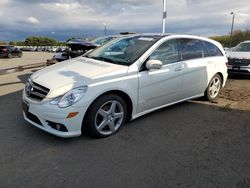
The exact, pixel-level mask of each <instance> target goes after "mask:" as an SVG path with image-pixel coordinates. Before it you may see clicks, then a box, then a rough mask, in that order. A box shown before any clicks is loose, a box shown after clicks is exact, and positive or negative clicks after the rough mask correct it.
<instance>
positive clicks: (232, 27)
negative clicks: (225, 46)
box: [229, 12, 236, 48]
mask: <svg viewBox="0 0 250 188" xmlns="http://www.w3.org/2000/svg"><path fill="white" fill-rule="evenodd" d="M231 15H233V18H232V25H231V33H230V44H229V47H230V48H231V46H232V39H233V29H234V19H235V15H236V14H235V13H234V12H231Z"/></svg>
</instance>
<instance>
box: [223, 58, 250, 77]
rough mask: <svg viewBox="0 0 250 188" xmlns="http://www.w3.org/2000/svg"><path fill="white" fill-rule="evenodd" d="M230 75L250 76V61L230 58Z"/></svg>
mask: <svg viewBox="0 0 250 188" xmlns="http://www.w3.org/2000/svg"><path fill="white" fill-rule="evenodd" d="M227 69H228V73H229V74H250V59H237V58H236V59H232V58H228V65H227Z"/></svg>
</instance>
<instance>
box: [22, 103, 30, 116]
mask: <svg viewBox="0 0 250 188" xmlns="http://www.w3.org/2000/svg"><path fill="white" fill-rule="evenodd" d="M23 111H24V113H25V114H27V113H28V112H29V104H28V103H27V102H24V101H23Z"/></svg>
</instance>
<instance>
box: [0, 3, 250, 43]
mask: <svg viewBox="0 0 250 188" xmlns="http://www.w3.org/2000/svg"><path fill="white" fill-rule="evenodd" d="M162 4H163V0H0V40H3V41H10V40H24V39H25V38H26V37H27V36H30V35H39V36H49V37H54V38H56V39H58V40H65V39H67V38H69V37H88V36H89V37H95V36H101V35H104V24H106V25H107V33H108V34H116V33H118V32H120V31H136V32H161V30H162V26H161V25H162ZM232 11H234V12H236V13H237V15H236V20H235V29H247V28H248V29H250V15H248V13H249V14H250V1H249V0H236V1H233V0H207V1H204V0H167V22H166V32H169V33H185V34H195V35H202V36H214V35H225V34H228V33H229V31H230V27H231V22H232V16H231V15H230V12H232Z"/></svg>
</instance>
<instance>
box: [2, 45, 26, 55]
mask: <svg viewBox="0 0 250 188" xmlns="http://www.w3.org/2000/svg"><path fill="white" fill-rule="evenodd" d="M22 55H23V53H22V51H21V50H20V49H18V48H16V47H14V46H0V58H1V57H5V58H12V57H22Z"/></svg>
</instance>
